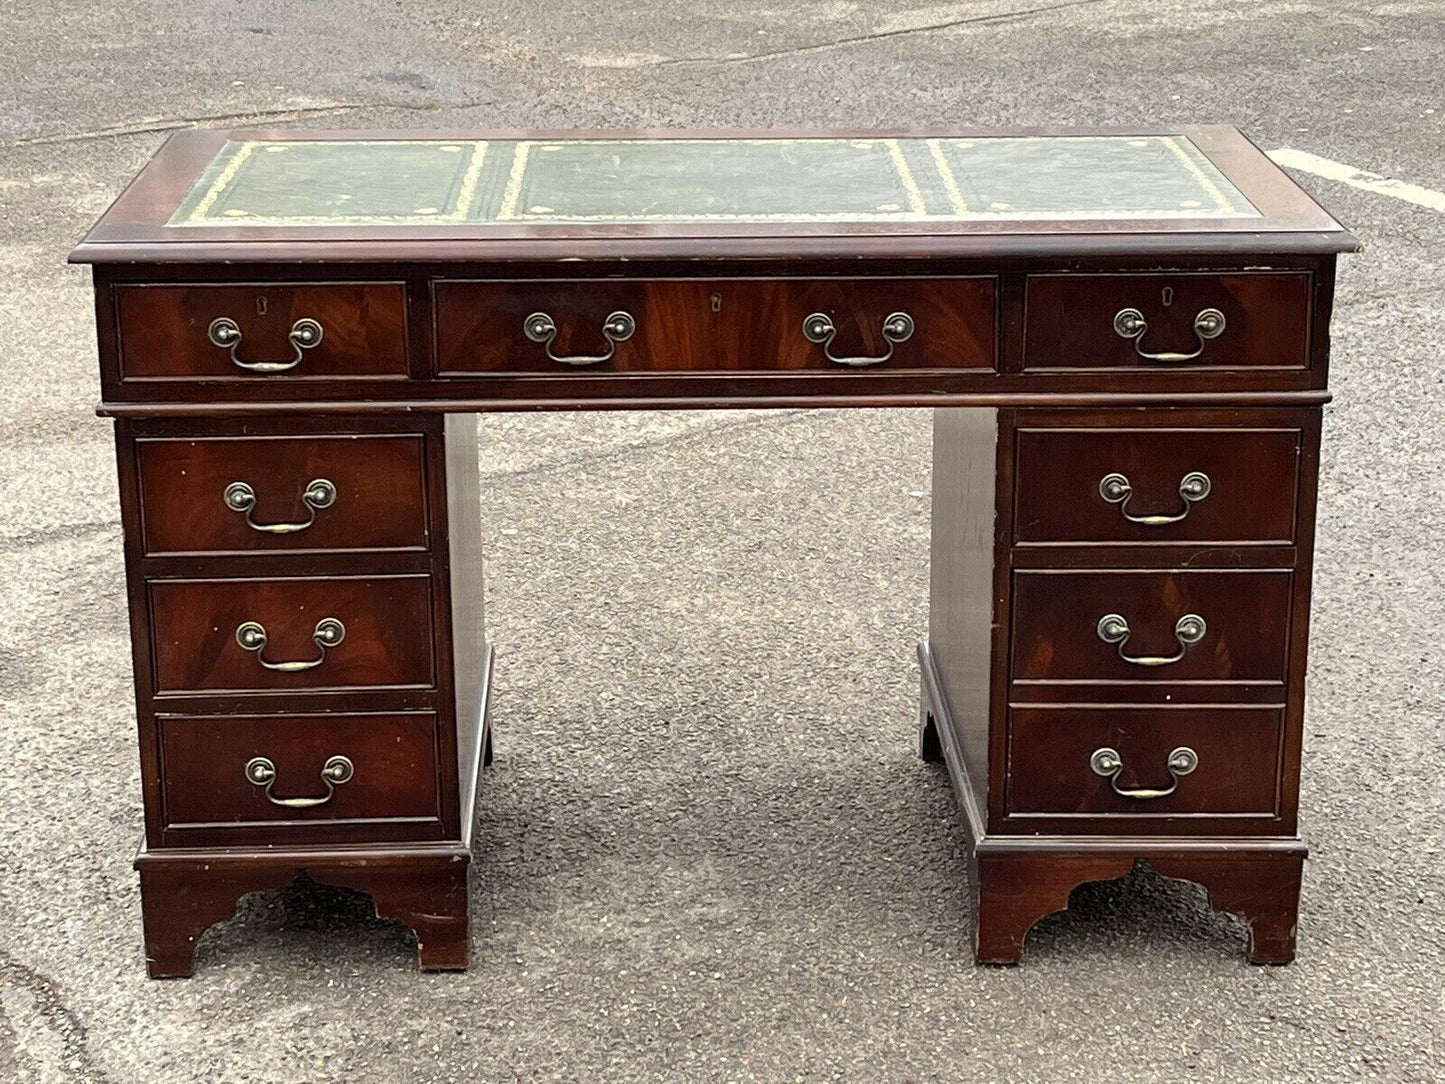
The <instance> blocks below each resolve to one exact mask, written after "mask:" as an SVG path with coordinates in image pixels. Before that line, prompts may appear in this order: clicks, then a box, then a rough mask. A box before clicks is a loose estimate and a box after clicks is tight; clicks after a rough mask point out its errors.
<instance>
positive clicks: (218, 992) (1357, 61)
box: [0, 0, 1445, 1084]
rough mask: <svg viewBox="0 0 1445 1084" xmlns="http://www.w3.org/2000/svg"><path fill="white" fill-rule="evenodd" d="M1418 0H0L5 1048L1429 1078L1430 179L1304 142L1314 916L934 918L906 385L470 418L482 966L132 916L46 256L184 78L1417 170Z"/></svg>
mask: <svg viewBox="0 0 1445 1084" xmlns="http://www.w3.org/2000/svg"><path fill="white" fill-rule="evenodd" d="M1442 14H1445V12H1442V7H1441V4H1440V3H1439V2H1438V0H1422V2H1393V3H1389V2H1376V3H1359V2H1351V3H1329V2H1308V0H1249V2H1246V0H1196V2H1192V3H1183V2H1176V0H1164V2H1160V0H1151V2H1145V3H1125V2H1123V0H1083V2H1076V3H1063V4H1060V3H1053V4H1037V3H1035V4H1030V3H1027V2H1026V0H1024V2H981V3H966V4H957V3H955V4H949V3H943V4H934V5H928V6H917V5H903V4H898V3H893V2H885V3H878V4H861V3H848V2H818V3H805V4H798V5H793V6H789V7H783V6H779V5H775V4H771V3H761V2H758V0H741V2H738V3H734V4H731V5H728V6H727V8H726V9H724V10H717V9H716V8H715V6H714V5H711V4H704V3H701V2H699V0H686V2H682V3H676V4H666V5H664V4H658V3H646V2H639V3H635V4H631V5H623V6H616V7H611V8H608V9H607V10H606V13H605V15H603V14H599V13H598V10H597V9H596V8H595V7H594V6H593V5H590V4H582V3H579V2H577V0H563V2H559V3H550V4H547V5H520V4H517V3H516V2H515V0H500V2H498V3H494V4H490V5H486V6H485V7H482V6H476V7H471V8H465V9H463V8H460V7H459V6H456V5H449V4H443V3H441V2H439V0H420V2H413V3H408V4H405V5H400V4H378V3H362V2H359V0H328V2H327V3H295V2H286V0H254V2H250V3H247V4H246V5H244V6H242V5H234V4H220V3H216V2H214V0H192V2H191V3H188V4H186V5H181V4H179V3H177V2H175V0H159V2H157V3H153V4H147V5H144V6H138V7H129V6H119V5H115V6H106V5H100V4H95V3H91V2H75V3H64V4H58V3H48V2H43V0H42V3H40V4H37V5H27V6H23V7H22V6H21V5H11V6H4V7H0V41H3V44H0V238H3V244H0V613H3V614H4V615H5V618H4V621H3V622H0V727H3V730H4V735H5V753H6V757H7V765H6V772H5V776H6V786H5V787H4V788H3V791H0V817H3V819H4V823H5V824H6V831H5V833H4V834H3V835H0V1080H5V1081H11V1080H14V1081H47V1082H48V1081H72V1080H74V1081H109V1082H116V1084H120V1082H129V1081H146V1082H165V1081H191V1080H197V1079H204V1080H225V1081H266V1082H275V1081H329V1080H350V1081H365V1082H369V1081H391V1080H400V1079H406V1080H418V1081H432V1080H436V1081H448V1080H457V1079H464V1078H465V1079H470V1080H478V1081H501V1080H556V1081H568V1080H587V1081H592V1080H666V1081H675V1080H761V1081H777V1080H784V1079H787V1080H792V1079H808V1080H813V1079H816V1080H827V1079H846V1080H889V1081H894V1080H897V1081H925V1080H937V1081H954V1080H988V1081H1018V1082H1033V1081H1038V1082H1054V1081H1071V1080H1077V1081H1088V1082H1102V1081H1113V1080H1118V1081H1136V1080H1153V1079H1166V1078H1167V1079H1172V1080H1188V1081H1195V1080H1199V1081H1216V1080H1218V1081H1231V1082H1242V1081H1255V1080H1257V1081H1270V1082H1285V1081H1334V1080H1354V1079H1377V1080H1385V1081H1433V1080H1439V1079H1442V1077H1445V1070H1442V1068H1441V1064H1440V1063H1441V1058H1442V1056H1445V1045H1442V1042H1445V1041H1442V1039H1441V1038H1440V1031H1441V1028H1440V1024H1441V1020H1442V1018H1445V980H1442V975H1445V938H1442V934H1441V930H1442V929H1445V872H1442V861H1441V857H1442V856H1441V821H1442V817H1441V812H1442V807H1445V801H1442V789H1441V787H1440V785H1439V783H1438V782H1437V780H1436V778H1435V771H1436V767H1435V766H1436V763H1437V761H1438V759H1439V750H1440V748H1441V747H1442V744H1445V724H1442V718H1445V673H1442V662H1441V660H1442V658H1445V632H1442V630H1445V591H1442V572H1441V568H1442V562H1441V556H1442V545H1441V541H1440V539H1441V538H1442V526H1445V524H1442V518H1445V512H1442V509H1445V471H1442V470H1441V469H1440V464H1441V462H1442V453H1445V426H1442V419H1445V366H1442V358H1441V347H1440V343H1441V342H1442V340H1445V276H1442V273H1441V256H1442V238H1445V229H1442V224H1445V217H1442V216H1441V215H1440V214H1439V213H1436V212H1432V211H1429V210H1427V209H1424V208H1421V207H1416V206H1412V205H1409V204H1406V203H1402V202H1400V201H1397V200H1393V199H1390V198H1389V197H1387V196H1383V195H1378V194H1374V193H1369V192H1362V191H1359V190H1356V189H1353V188H1349V187H1347V186H1345V185H1343V184H1339V183H1335V182H1330V181H1324V180H1319V179H1316V178H1311V177H1301V178H1300V179H1301V180H1302V182H1303V183H1304V184H1305V185H1306V187H1308V188H1309V189H1310V190H1311V191H1313V192H1314V193H1315V194H1316V195H1318V196H1319V197H1320V198H1321V199H1322V200H1323V201H1324V202H1325V203H1326V205H1327V206H1329V207H1330V209H1331V210H1332V211H1333V212H1334V213H1335V214H1336V215H1337V216H1338V217H1339V218H1341V219H1342V220H1343V221H1344V222H1345V223H1346V224H1348V225H1349V226H1350V227H1351V228H1352V229H1353V230H1354V231H1355V232H1356V233H1357V234H1358V235H1359V236H1360V237H1361V238H1362V239H1363V240H1364V242H1365V244H1366V246H1367V247H1366V250H1365V252H1363V253H1361V254H1360V255H1358V256H1354V257H1349V258H1346V259H1345V260H1344V261H1343V263H1342V266H1341V272H1340V281H1339V296H1338V299H1337V303H1336V313H1335V324H1334V334H1335V339H1334V357H1333V364H1332V369H1333V371H1332V386H1333V388H1334V391H1335V394H1336V399H1335V402H1334V403H1333V404H1331V406H1330V407H1328V408H1327V411H1326V422H1325V446H1324V453H1323V454H1324V462H1323V470H1322V476H1321V487H1320V488H1321V494H1320V521H1319V534H1320V537H1319V543H1318V554H1317V563H1316V575H1315V608H1314V613H1313V619H1312V633H1313V645H1312V660H1311V672H1310V684H1309V711H1308V716H1307V720H1306V738H1305V764H1304V781H1303V793H1302V809H1301V822H1302V826H1303V831H1304V835H1305V837H1306V841H1307V842H1308V843H1309V844H1310V845H1311V848H1312V857H1311V861H1310V862H1309V863H1308V865H1307V867H1306V871H1305V887H1304V894H1303V900H1302V907H1301V935H1300V956H1299V959H1298V961H1297V962H1296V964H1294V965H1293V966H1291V967H1288V968H1283V969H1256V968H1250V967H1248V966H1247V965H1246V964H1245V963H1244V962H1243V945H1244V932H1243V927H1242V926H1241V924H1240V923H1238V922H1237V921H1236V920H1234V919H1232V918H1230V917H1228V916H1224V915H1218V914H1215V913H1214V912H1212V911H1210V910H1209V909H1208V907H1207V905H1206V903H1205V901H1204V898H1203V894H1202V892H1201V891H1200V890H1199V889H1197V888H1195V887H1194V886H1192V885H1187V884H1182V883H1178V882H1171V881H1166V880H1164V879H1162V878H1158V877H1155V876H1153V875H1152V874H1148V873H1143V872H1141V873H1135V874H1133V875H1131V876H1130V877H1128V878H1126V879H1125V880H1123V881H1120V882H1113V883H1106V884H1097V885H1089V886H1086V887H1084V888H1081V889H1080V890H1078V891H1077V892H1076V893H1075V895H1074V898H1073V901H1072V905H1071V908H1070V910H1069V911H1068V912H1067V913H1066V914H1062V915H1058V916H1054V917H1052V918H1049V919H1046V920H1045V921H1044V922H1042V923H1041V924H1040V925H1039V926H1038V927H1036V929H1035V930H1034V932H1033V934H1032V935H1031V936H1030V939H1029V943H1028V948H1027V953H1026V956H1025V962H1024V965H1023V966H1022V967H1021V968H1018V969H1011V970H996V969H987V968H976V967H974V966H972V964H971V962H970V960H969V946H968V943H967V938H968V934H967V930H968V922H969V915H970V906H971V904H970V902H969V898H968V891H967V886H966V884H965V881H964V859H963V836H962V829H961V826H960V823H959V817H958V813H957V811H956V808H955V806H954V802H953V797H952V794H951V793H950V791H949V788H948V784H947V781H946V778H945V777H944V775H943V774H942V773H941V772H940V771H939V770H938V769H936V768H935V767H934V766H931V765H927V764H923V763H921V762H919V761H918V760H917V759H916V757H915V756H914V755H913V751H912V740H913V727H914V712H915V710H916V700H915V697H916V682H917V672H916V668H915V665H914V662H913V645H914V644H915V642H916V641H917V640H918V639H919V638H920V636H921V635H922V633H923V630H924V628H925V627H926V622H927V612H926V572H927V570H926V553H927V534H928V514H929V513H928V497H927V494H928V489H929V476H928V457H929V419H928V415H927V413H926V412H923V411H883V410H880V411H854V412H842V411H830V410H821V411H811V412H806V413H804V412H797V411H788V412H772V413H765V412H745V413H739V412H717V413H678V414H672V413H648V414H597V415H577V416H569V415H520V414H518V415H502V416H491V417H488V418H485V419H484V420H483V424H482V429H481V441H482V464H483V465H482V471H483V479H482V484H483V504H484V509H485V520H484V536H485V540H486V546H487V551H488V554H489V562H488V577H489V579H488V584H487V596H488V597H487V602H488V606H489V609H488V621H489V626H490V632H491V635H492V636H493V638H494V640H495V641H496V645H497V648H498V665H497V684H496V687H495V697H496V700H495V705H494V716H493V719H494V723H495V725H496V728H497V753H498V757H497V762H496V765H495V766H494V768H493V769H492V770H491V771H490V772H489V774H488V776H487V777H486V781H485V785H484V790H483V793H482V795H481V798H480V818H481V825H480V832H479V842H478V845H477V873H478V876H477V881H476V893H475V901H474V904H473V925H474V930H475V937H474V944H473V954H474V961H475V962H474V964H473V967H472V969H471V970H470V971H468V972H466V973H465V974H459V975H420V974H417V973H416V972H415V970H414V964H413V950H412V945H411V940H410V936H409V934H408V933H407V932H406V931H404V930H402V929H401V928H400V927H398V926H395V925H392V924H389V923H385V922H381V921H378V920H377V919H375V918H374V917H373V915H372V912H371V908H370V905H369V902H368V900H367V899H366V898H365V897H362V896H358V895H355V894H352V893H347V892H344V891H341V890H334V889H325V888H321V887H318V886H315V885H308V884H305V883H301V884H298V885H294V886H292V887H290V888H288V889H286V890H284V891H282V892H280V893H275V894H268V895H257V896H252V897H248V898H246V899H245V900H244V901H243V902H242V904H241V906H240V908H239V911H238V914H237V916H236V918H235V919H234V920H232V921H229V922H227V923H224V924H222V925H220V926H217V927H216V928H214V929H213V930H212V931H211V932H210V933H209V934H208V935H207V936H206V938H205V939H204V941H203V942H202V944H201V947H200V951H199V954H198V958H197V973H196V975H195V977H194V978H193V979H190V980H188V981H183V982H172V983H154V982H149V981H148V980H147V979H146V978H145V977H144V975H145V972H144V965H143V961H142V955H141V939H140V912H139V901H138V892H137V887H136V880H135V875H134V873H133V871H132V870H131V868H130V858H131V856H132V854H133V851H134V847H135V843H136V840H137V838H138V835H139V829H140V788H139V771H138V765H137V763H136V756H135V741H134V726H135V722H134V714H133V705H132V702H131V695H132V694H131V686H130V674H129V666H130V663H129V653H128V641H127V626H126V616H125V610H124V599H123V592H122V590H121V587H120V584H121V582H122V581H121V575H122V564H121V546H120V534H119V522H118V515H117V510H116V493H115V481H114V464H113V459H112V456H113V452H112V446H111V438H110V430H109V426H108V424H107V423H105V422H102V421H100V420H98V419H96V418H95V417H94V416H93V415H92V408H93V405H94V401H95V399H96V397H97V394H98V386H97V379H96V374H95V358H94V335H93V330H92V318H93V316H92V309H91V298H90V295H89V292H88V283H87V276H86V274H85V272H84V271H83V269H79V268H69V267H66V266H65V265H64V262H63V261H64V256H65V254H66V252H67V251H68V250H69V248H70V246H71V245H72V244H73V243H74V242H75V240H77V239H78V238H79V236H80V235H81V234H82V233H83V232H84V230H85V228H86V227H87V226H88V225H89V224H90V223H91V221H93V219H94V218H95V217H96V216H97V215H98V214H99V213H100V212H101V211H102V210H103V209H104V207H105V206H106V204H107V203H108V202H109V201H110V199H112V198H113V197H114V195H115V194H116V193H117V192H118V191H119V189H120V187H121V185H123V184H124V183H125V181H126V180H128V179H129V177H130V176H131V175H132V174H133V173H134V171H135V170H136V169H137V168H139V166H140V165H141V164H142V163H143V162H144V161H145V159H146V158H148V157H149V156H150V154H151V153H153V151H154V150H155V148H156V147H157V146H158V145H159V143H160V141H161V139H162V137H163V133H164V132H165V131H167V130H170V129H172V128H175V127H179V126H184V125H187V124H190V123H193V122H194V123H214V124H232V123H236V124H242V123H254V124H262V125H275V126H293V125H303V126H316V127H320V126H347V127H363V128H364V127H375V128H391V127H400V126H426V127H451V128H461V127H469V126H470V127H487V126H505V127H527V126H533V127H545V128H560V127H588V126H604V127H606V126H613V127H616V126H634V127H638V126H640V127H646V126H678V125H689V126H724V125H746V126H775V125H794V126H826V125H840V126H852V127H868V126H896V127H908V126H948V125H988V124H1045V123H1063V124H1069V123H1073V124H1122V123H1150V124H1163V125H1168V124H1173V123H1178V122H1191V121H1192V122H1227V123H1235V124H1238V125H1240V126H1241V127H1243V128H1244V129H1245V130H1246V131H1247V132H1249V133H1250V134H1251V135H1252V136H1253V137H1255V138H1256V139H1257V140H1258V141H1259V142H1260V143H1261V145H1263V146H1266V147H1278V146H1291V147H1296V148H1300V149H1302V150H1307V151H1310V152H1313V153H1316V154H1320V155H1324V156H1327V157H1329V158H1331V159H1335V160H1338V161H1342V162H1348V163H1351V164H1354V165H1357V166H1359V167H1360V168H1363V169H1369V170H1373V171H1375V172H1377V173H1381V174H1385V175H1387V176H1391V177H1399V178H1403V179H1407V180H1409V181H1412V182H1414V183H1416V184H1419V185H1423V186H1426V187H1429V188H1433V189H1437V190H1438V189H1442V188H1445V155H1442V154H1441V153H1440V152H1441V147H1442V145H1445V140H1442V133H1441V126H1442V117H1445V104H1442V102H1441V97H1442V95H1441V83H1442V77H1441V75H1440V69H1439V57H1440V56H1441V55H1442V52H1445V18H1442Z"/></svg>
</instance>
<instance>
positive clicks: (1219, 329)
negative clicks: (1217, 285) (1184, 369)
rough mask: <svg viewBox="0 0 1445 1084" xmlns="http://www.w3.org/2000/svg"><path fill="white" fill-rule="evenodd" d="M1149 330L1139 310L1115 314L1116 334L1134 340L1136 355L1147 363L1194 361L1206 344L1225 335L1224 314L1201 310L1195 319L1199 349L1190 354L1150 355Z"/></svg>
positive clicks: (1195, 332) (1216, 310)
mask: <svg viewBox="0 0 1445 1084" xmlns="http://www.w3.org/2000/svg"><path fill="white" fill-rule="evenodd" d="M1148 330H1149V323H1148V321H1146V320H1145V319H1144V314H1143V313H1142V312H1140V311H1139V310H1138V309H1120V310H1119V311H1118V312H1117V313H1115V314H1114V332H1115V333H1116V334H1117V335H1118V336H1119V338H1121V339H1130V340H1132V341H1133V343H1134V353H1136V354H1138V355H1139V356H1140V357H1141V358H1143V359H1144V360H1145V361H1164V362H1171V361H1193V360H1194V359H1195V358H1197V357H1199V355H1200V354H1202V353H1204V344H1205V343H1206V342H1208V341H1209V340H1210V339H1217V338H1219V336H1221V335H1223V334H1224V313H1222V312H1220V311H1219V310H1218V309H1200V310H1199V313H1198V315H1196V316H1195V317H1194V336H1195V338H1196V339H1198V340H1199V348H1198V349H1197V350H1195V351H1194V352H1193V353H1190V354H1175V353H1171V352H1169V351H1161V352H1160V353H1158V354H1151V353H1149V352H1148V351H1146V350H1145V349H1144V348H1143V343H1144V333H1145V332H1146V331H1148Z"/></svg>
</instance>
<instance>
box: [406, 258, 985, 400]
mask: <svg viewBox="0 0 1445 1084" xmlns="http://www.w3.org/2000/svg"><path fill="white" fill-rule="evenodd" d="M995 294H996V284H995V280H994V278H993V277H991V276H973V277H959V278H900V279H844V278H817V279H706V280H702V279H681V280H678V279H673V280H659V281H639V280H615V279H608V280H587V281H539V282H495V281H480V280H457V279H441V280H437V281H436V282H434V283H433V284H432V296H433V304H434V307H435V316H436V336H437V365H438V373H439V375H441V376H444V377H445V376H481V375H487V374H527V375H542V374H547V375H568V374H573V375H575V374H576V373H577V372H579V371H591V372H599V373H687V372H717V371H724V372H726V371H732V372H752V373H765V372H772V371H784V372H805V371H830V370H831V371H845V372H847V371H853V372H868V371H878V370H887V371H895V372H896V371H899V370H916V369H925V370H934V369H983V370H988V369H992V368H993V367H994V364H995V349H996V346H995V342H996V333H995V328H996V324H997V316H996V314H995Z"/></svg>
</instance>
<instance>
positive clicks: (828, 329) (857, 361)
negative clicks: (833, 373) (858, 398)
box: [803, 312, 914, 369]
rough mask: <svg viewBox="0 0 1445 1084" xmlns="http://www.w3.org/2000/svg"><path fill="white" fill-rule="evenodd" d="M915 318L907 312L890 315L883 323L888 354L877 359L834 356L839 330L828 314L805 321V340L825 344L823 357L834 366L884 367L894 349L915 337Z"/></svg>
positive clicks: (812, 315) (818, 313)
mask: <svg viewBox="0 0 1445 1084" xmlns="http://www.w3.org/2000/svg"><path fill="white" fill-rule="evenodd" d="M913 328H914V325H913V317H911V316H909V315H908V314H907V313H906V312H895V313H891V314H889V316H888V318H887V319H886V320H884V321H883V338H884V339H885V340H886V341H887V343H888V351H887V353H885V354H883V355H881V356H879V357H876V358H840V357H835V356H834V355H833V338H834V336H836V335H837V334H838V329H837V328H836V327H834V326H833V321H832V320H831V319H830V318H829V317H828V315H827V314H826V313H821V312H815V313H812V314H810V315H809V316H807V317H806V318H805V319H804V320H803V338H805V339H807V340H808V341H809V342H810V343H822V344H823V356H824V357H825V358H827V359H828V360H829V361H831V362H832V363H833V364H834V365H847V366H849V367H851V368H854V369H860V368H862V367H863V366H865V365H882V364H883V363H884V362H885V361H887V360H888V359H889V358H891V357H892V356H893V348H894V347H895V346H896V345H898V344H899V343H903V342H907V341H908V340H909V339H910V338H912V337H913Z"/></svg>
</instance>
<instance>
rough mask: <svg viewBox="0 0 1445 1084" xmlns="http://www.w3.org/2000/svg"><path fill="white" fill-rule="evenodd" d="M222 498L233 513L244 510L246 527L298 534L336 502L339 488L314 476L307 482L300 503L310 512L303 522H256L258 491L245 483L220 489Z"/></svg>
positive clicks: (255, 529)
mask: <svg viewBox="0 0 1445 1084" xmlns="http://www.w3.org/2000/svg"><path fill="white" fill-rule="evenodd" d="M221 500H222V502H223V503H224V504H225V505H226V507H227V508H229V509H230V510H231V511H232V512H243V513H245V516H246V526H248V527H250V528H251V530H253V531H261V532H263V533H265V534H295V533H296V532H297V531H304V530H306V528H307V527H310V526H311V525H312V524H313V523H315V522H316V513H317V512H319V511H320V510H321V509H323V508H330V507H331V506H332V505H333V504H335V503H336V487H335V486H334V485H332V484H331V482H330V481H328V480H327V479H325V478H313V479H312V480H311V481H309V482H307V483H306V491H305V492H304V493H302V494H301V503H302V504H304V505H306V508H307V510H308V511H309V512H310V515H309V516H308V517H307V519H306V520H305V522H303V523H257V522H256V521H255V520H254V519H252V518H251V513H252V512H253V511H255V508H256V491H255V490H254V489H252V488H251V487H250V486H249V485H247V484H246V483H245V482H232V483H231V484H230V485H228V486H227V487H226V488H225V489H224V490H223V491H222V492H221Z"/></svg>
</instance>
